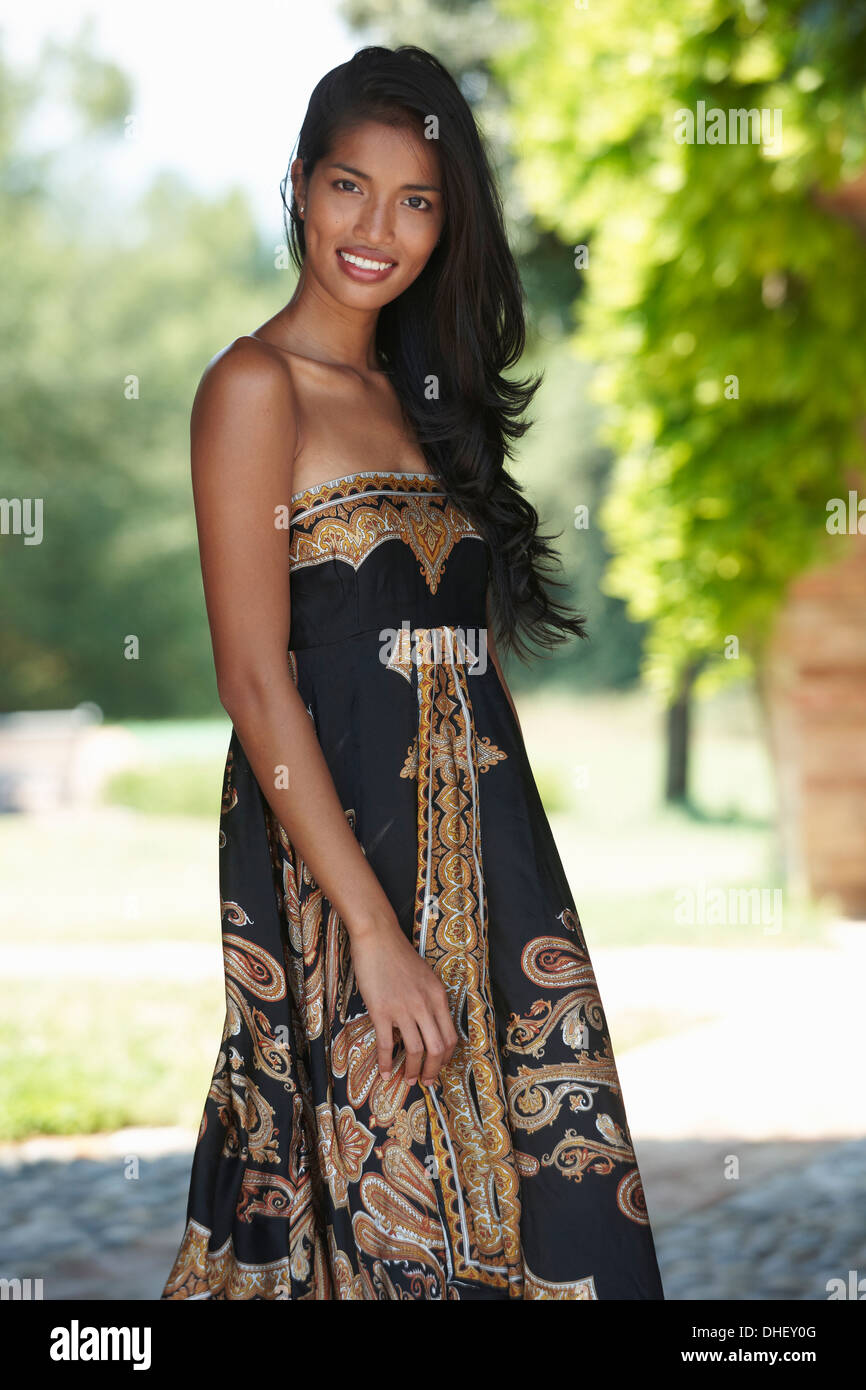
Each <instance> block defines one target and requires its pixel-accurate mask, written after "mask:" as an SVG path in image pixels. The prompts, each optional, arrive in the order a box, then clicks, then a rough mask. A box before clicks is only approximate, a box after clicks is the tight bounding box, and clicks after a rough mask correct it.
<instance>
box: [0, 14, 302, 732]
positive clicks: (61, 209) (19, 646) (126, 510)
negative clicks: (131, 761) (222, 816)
mask: <svg viewBox="0 0 866 1390" xmlns="http://www.w3.org/2000/svg"><path fill="white" fill-rule="evenodd" d="M0 91H2V93H3V98H2V101H0V193H2V196H0V239H2V247H3V254H2V257H0V419H2V426H0V495H2V497H4V498H6V499H7V500H10V499H11V500H14V499H26V498H30V499H41V501H42V517H43V521H42V528H43V534H42V539H41V543H39V544H32V545H31V544H25V543H24V538H23V536H22V535H20V534H14V532H13V530H12V529H11V526H10V529H9V530H8V531H7V534H3V535H0V592H2V595H3V598H2V611H0V643H2V650H3V655H4V660H3V662H2V665H0V707H2V708H5V709H13V708H15V709H32V708H40V707H46V706H48V707H64V706H68V705H73V704H76V703H77V702H78V701H80V700H85V699H86V700H93V701H95V702H96V703H97V704H99V705H100V706H101V707H102V709H103V710H104V711H105V713H106V714H107V715H109V716H112V717H120V716H124V715H135V714H141V715H149V716H157V715H167V714H176V715H181V714H194V713H201V712H203V711H214V710H217V709H218V708H219V705H218V702H217V697H216V686H215V680H214V676H213V669H212V661H211V654H210V639H209V633H208V626H207V618H206V614H205V608H204V598H203V594H202V585H201V576H200V571H199V564H198V552H197V544H196V533H195V517H194V512H193V506H192V493H191V487H190V481H189V427H188V421H189V412H190V407H191V404H192V399H193V395H194V393H195V388H196V385H197V382H198V379H199V377H200V375H201V372H202V371H203V369H204V366H205V364H206V363H207V362H208V360H209V359H210V358H211V357H212V356H213V354H214V353H215V352H216V351H218V350H219V348H220V347H221V346H223V345H224V344H226V343H227V342H230V341H231V340H232V339H233V338H234V337H236V336H237V335H238V334H239V333H242V332H244V331H247V327H254V326H255V324H256V323H259V322H261V321H262V319H263V318H265V317H266V316H267V315H268V314H269V313H271V312H273V306H274V300H275V297H276V296H275V286H276V287H277V292H278V293H279V294H282V293H285V295H286V298H288V296H289V295H290V294H291V285H290V282H289V277H286V278H285V283H284V286H283V285H281V283H280V278H279V275H280V272H278V271H277V270H276V269H275V264H274V252H273V248H267V247H265V246H264V245H263V243H262V239H261V237H260V235H259V233H258V232H257V229H256V227H255V226H254V224H253V221H252V218H251V216H250V212H249V210H248V208H247V205H246V200H245V198H244V196H243V195H242V194H240V193H239V192H237V191H235V190H229V191H228V192H227V193H226V194H225V195H224V196H222V197H220V198H219V199H215V200H207V199H204V198H201V197H200V196H199V195H198V194H195V193H193V192H192V191H191V190H190V189H189V188H188V187H187V186H186V185H185V184H184V182H183V181H182V180H181V179H179V178H178V177H176V176H173V175H161V176H159V177H157V178H155V179H154V180H153V181H152V183H151V185H150V186H149V187H148V188H147V189H146V191H145V193H144V195H143V196H142V197H141V198H140V199H139V200H137V201H136V202H135V203H134V204H132V205H131V206H125V205H124V203H123V201H122V199H121V198H120V195H119V192H118V189H117V188H116V187H115V186H114V185H113V184H112V183H111V180H110V178H109V177H108V175H106V173H105V172H104V171H103V165H105V164H107V163H108V160H107V159H104V158H103V156H104V155H108V154H116V153H117V152H119V151H122V150H123V149H124V148H125V141H126V140H127V138H128V135H129V134H130V132H132V131H133V129H134V127H133V123H132V122H130V121H129V117H130V115H131V114H134V110H135V99H134V94H133V93H132V92H131V91H130V88H129V84H128V82H127V80H126V78H125V77H124V76H123V74H122V73H121V72H119V71H118V69H117V68H116V67H115V66H113V65H112V64H110V63H106V62H103V61H102V60H97V59H96V58H94V56H93V54H92V52H91V51H90V48H89V45H88V43H87V42H86V40H82V41H79V42H77V43H74V44H72V45H70V46H68V47H61V46H58V45H56V44H51V45H48V46H46V48H45V50H44V52H43V53H42V55H41V57H40V60H39V63H38V65H37V67H36V69H35V71H34V72H33V73H22V72H19V71H13V69H12V67H11V66H10V64H9V63H8V62H7V61H6V59H5V57H4V56H3V54H2V50H0ZM48 95H50V99H51V101H52V102H54V103H61V104H62V107H63V110H64V115H65V121H64V129H65V131H66V132H67V134H66V136H65V138H64V142H63V144H62V146H59V147H53V148H48V149H35V148H34V147H33V144H32V141H31V140H30V138H29V137H28V130H29V129H30V128H31V127H37V126H38V122H37V117H38V115H39V112H40V109H41V103H42V102H43V101H45V100H46V97H47V96H48ZM128 157H129V159H130V160H133V159H134V158H135V151H134V141H133V140H132V139H130V140H129V144H128ZM129 638H137V639H138V644H139V650H138V656H137V659H130V654H131V652H132V644H131V643H129V642H128V640H127V639H129Z"/></svg>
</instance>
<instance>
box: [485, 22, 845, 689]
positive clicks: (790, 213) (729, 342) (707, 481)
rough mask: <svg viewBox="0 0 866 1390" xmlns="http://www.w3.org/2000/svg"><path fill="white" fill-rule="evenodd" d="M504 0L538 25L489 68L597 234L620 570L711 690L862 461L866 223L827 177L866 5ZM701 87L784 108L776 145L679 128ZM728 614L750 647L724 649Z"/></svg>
mask: <svg viewBox="0 0 866 1390" xmlns="http://www.w3.org/2000/svg"><path fill="white" fill-rule="evenodd" d="M498 3H499V6H500V9H501V11H502V14H503V16H504V17H505V18H506V19H507V20H508V21H509V22H513V23H519V25H520V38H519V41H518V42H517V43H516V44H512V45H511V46H510V47H509V48H508V50H502V51H500V52H499V54H497V55H496V57H495V58H494V61H493V67H494V71H495V72H496V73H497V76H498V78H499V80H500V81H502V82H504V83H505V84H507V87H508V90H509V93H510V95H511V99H512V102H513V112H512V116H513V121H514V126H515V130H516V136H517V149H518V153H519V161H518V164H517V168H516V177H517V179H518V181H519V183H520V186H521V188H522V191H523V196H524V198H525V199H526V201H527V203H528V204H529V206H530V207H531V208H532V210H533V211H534V213H535V216H536V217H537V219H538V220H539V222H540V223H541V225H542V226H544V227H547V228H549V229H550V230H551V231H553V232H555V233H556V234H557V235H558V236H559V237H560V238H561V239H562V240H563V241H564V242H566V243H568V244H571V245H575V244H578V243H581V242H585V241H588V242H589V245H590V255H589V267H588V269H587V270H586V271H582V272H578V273H579V274H583V275H585V276H586V279H587V284H586V294H585V295H584V297H583V299H582V301H581V305H580V313H579V339H580V344H581V348H582V350H583V351H584V352H586V353H587V354H588V355H589V356H590V357H592V358H593V359H594V360H595V361H596V362H598V363H599V364H600V370H599V372H598V374H597V383H598V391H599V395H600V397H601V399H603V400H604V401H606V402H607V405H608V409H609V422H610V423H609V429H608V432H607V437H608V438H609V440H610V442H611V443H612V444H613V446H614V447H615V449H616V451H617V460H616V471H615V482H614V487H613V490H612V493H611V495H610V497H609V499H608V503H607V506H606V508H605V511H604V514H603V522H604V525H605V529H606V531H607V533H608V535H609V538H610V541H611V544H612V547H613V549H614V551H615V557H616V558H615V560H614V562H613V563H612V565H611V567H610V570H609V574H608V580H607V585H608V588H609V589H610V591H611V592H612V593H616V594H619V595H620V596H622V597H623V598H625V599H626V600H627V601H628V604H629V612H630V613H631V615H632V616H633V617H635V618H637V619H641V620H645V621H647V622H649V623H651V625H652V626H651V632H650V635H649V638H648V642H647V659H646V672H647V674H648V675H649V676H650V677H651V679H652V680H653V681H654V683H655V684H656V685H657V687H658V688H659V689H660V690H661V691H662V692H663V693H664V694H665V695H666V696H668V697H669V696H670V695H671V694H672V693H673V691H674V690H675V689H676V687H677V683H678V679H679V677H680V675H681V673H682V671H683V669H684V667H685V666H686V665H687V664H688V663H689V662H691V661H692V660H694V659H695V657H696V656H705V657H707V656H708V657H709V658H710V661H709V663H708V665H707V669H706V672H705V675H704V676H702V677H701V679H700V686H703V687H704V688H706V687H707V686H711V685H712V684H713V683H718V682H721V681H724V680H726V679H729V678H731V677H733V676H739V675H742V674H746V673H747V672H748V671H749V670H750V669H751V668H752V663H753V662H755V661H758V660H760V655H761V650H762V646H763V644H764V642H765V640H766V638H767V635H768V633H769V630H770V628H771V625H772V621H773V618H774V615H775V614H776V612H777V610H778V607H779V605H780V603H781V602H782V600H783V598H784V595H785V591H786V589H787V586H788V584H789V582H790V580H791V579H792V577H794V576H795V575H796V574H798V573H799V572H800V571H801V570H803V569H804V568H805V567H806V566H807V565H808V564H809V563H810V562H812V561H816V560H820V559H821V558H822V557H823V558H829V554H830V552H829V550H828V548H827V546H828V536H827V532H826V526H825V522H826V517H827V513H826V504H827V501H828V499H829V498H831V497H834V496H845V495H846V490H847V487H848V486H849V481H850V478H851V476H852V470H854V469H859V468H860V467H861V466H862V454H863V449H862V438H861V433H860V430H861V423H860V422H861V419H862V414H863V381H864V379H866V335H864V334H863V331H862V323H863V321H864V315H866V274H864V270H866V260H864V243H863V237H862V231H861V229H859V228H858V227H857V226H856V225H852V224H851V222H849V221H848V220H845V218H843V217H842V216H840V215H838V213H837V211H836V210H835V207H834V206H833V205H832V204H831V201H830V200H829V199H828V197H827V195H828V194H832V192H833V190H836V189H838V188H839V187H840V186H841V185H844V184H846V183H849V182H850V181H852V180H854V179H858V178H860V177H861V175H862V170H863V165H864V157H866V105H864V86H863V73H864V71H866V11H864V9H863V7H862V6H854V7H851V6H850V5H848V4H846V3H844V0H828V2H827V3H823V4H821V5H820V6H817V5H814V4H806V3H802V0H801V2H800V3H794V0H787V3H776V4H772V5H769V4H763V3H760V0H751V2H750V3H747V4H745V5H739V4H733V3H731V2H730V0H676V2H675V3H671V0H640V2H639V3H638V0H609V3H605V4H603V5H602V4H598V3H596V0H587V7H586V8H585V9H582V8H579V7H577V6H575V5H574V4H573V3H566V0H498ZM698 101H703V102H705V103H706V108H707V109H709V108H721V109H722V110H724V111H725V112H727V111H728V110H731V109H734V110H736V109H742V108H745V109H752V108H757V109H761V108H766V109H767V110H768V111H774V110H779V111H781V113H782V139H781V143H780V145H779V144H776V145H775V146H774V145H773V144H772V143H770V142H769V134H770V130H769V126H768V127H767V132H766V138H765V141H764V143H725V144H721V143H716V144H709V143H704V144H699V143H680V142H679V141H678V140H677V139H676V138H675V131H676V129H677V123H678V120H679V118H678V115H677V113H678V111H680V110H681V109H683V108H685V109H688V110H691V111H694V110H695V109H696V106H697V103H698ZM861 192H862V186H861ZM859 207H860V209H861V212H862V209H863V201H862V200H861V202H860V204H859ZM734 377H735V378H737V380H738V383H739V395H738V397H736V396H735V395H734V392H735V389H736V388H735V386H734V384H733V382H732V380H731V379H732V378H734ZM834 541H835V543H834V545H833V547H832V549H833V553H834V554H835V555H837V556H840V555H841V551H840V550H839V546H840V545H841V546H844V544H845V542H843V541H840V540H839V539H838V538H834ZM729 635H734V636H737V637H738V638H739V640H740V642H741V644H742V649H743V650H744V651H745V652H746V653H748V656H749V658H750V660H747V661H745V662H744V661H724V660H723V659H722V655H723V649H724V644H725V640H726V638H727V637H728V636H729Z"/></svg>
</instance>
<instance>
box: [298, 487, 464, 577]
mask: <svg viewBox="0 0 866 1390" xmlns="http://www.w3.org/2000/svg"><path fill="white" fill-rule="evenodd" d="M370 494H373V495H372V496H371V495H370ZM390 494H393V495H390ZM291 513H292V516H291V539H290V543H289V571H290V573H294V572H295V571H296V570H301V569H306V568H307V566H309V565H317V564H320V563H321V562H322V561H323V560H335V559H336V560H342V561H345V562H346V563H347V564H350V565H351V566H352V567H353V568H354V569H356V570H357V569H358V568H359V567H360V566H361V565H362V564H363V563H364V561H365V560H366V559H367V558H368V557H369V556H370V555H371V554H372V553H373V551H374V550H375V549H376V548H377V547H378V546H380V545H382V544H383V543H384V542H385V541H389V540H401V541H403V542H404V543H405V544H406V545H408V546H409V547H410V549H411V550H412V551H413V552H414V554H415V557H416V559H417V561H418V564H419V567H420V570H421V573H422V575H423V576H424V579H425V581H426V583H427V587H428V589H429V591H430V593H431V594H435V593H436V590H437V589H438V587H439V584H440V581H441V579H442V575H443V573H444V571H445V563H446V561H447V559H448V557H449V556H450V555H451V553H452V551H453V550H454V547H455V546H456V545H457V544H458V542H459V541H461V540H465V539H469V538H471V539H474V540H483V538H482V536H481V535H479V533H478V531H476V529H475V527H474V526H473V525H472V523H471V522H470V521H469V520H468V518H467V517H466V516H465V515H464V513H463V512H462V511H460V509H459V508H458V507H456V506H455V505H454V503H453V502H452V501H451V500H450V498H448V497H447V496H446V495H445V494H444V492H443V491H442V487H441V484H440V483H439V481H438V480H437V479H436V478H433V477H427V476H426V475H423V474H420V475H415V474H406V473H403V474H401V473H368V474H354V475H352V481H350V482H348V483H347V482H345V481H337V482H335V483H330V484H329V483H322V484H321V485H320V486H319V487H317V488H310V489H308V490H307V491H306V492H301V493H298V494H297V499H296V500H295V499H293V503H292V508H291Z"/></svg>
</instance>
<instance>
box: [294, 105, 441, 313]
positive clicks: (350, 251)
mask: <svg viewBox="0 0 866 1390" xmlns="http://www.w3.org/2000/svg"><path fill="white" fill-rule="evenodd" d="M292 178H293V181H294V187H295V197H296V200H297V202H298V205H299V206H301V205H303V206H304V213H303V220H304V239H305V244H306V258H305V262H304V266H305V271H306V272H307V273H311V274H312V275H313V276H314V278H315V279H316V280H317V281H318V282H319V283H320V285H321V286H322V287H323V288H324V289H326V290H327V291H328V293H330V294H332V295H333V296H334V298H335V299H337V300H339V302H340V303H342V304H347V305H351V306H353V307H356V308H363V309H374V308H380V307H381V306H382V305H383V304H388V303H390V302H391V300H392V299H396V298H397V296H398V295H399V294H402V292H403V290H405V289H406V288H407V287H408V286H409V285H411V283H412V281H413V280H415V279H416V278H417V277H418V276H419V275H420V274H421V271H422V270H423V269H424V266H425V265H426V264H427V261H428V259H429V257H430V254H431V252H432V251H433V248H434V246H435V245H436V241H437V239H438V237H439V233H440V232H441V230H442V227H443V224H444V220H445V205H444V200H443V195H442V191H441V189H442V181H441V177H440V170H439V156H438V153H437V150H436V142H435V140H425V139H424V138H423V136H420V135H418V134H417V133H416V131H415V130H414V129H413V128H410V127H406V126H401V127H397V128H395V127H393V126H388V125H381V124H379V123H378V122H376V121H366V122H365V123H364V124H363V125H360V126H356V127H354V128H353V129H351V130H346V131H344V132H342V133H341V134H339V135H338V136H337V138H336V139H335V141H334V143H333V146H332V148H331V150H330V151H329V153H328V154H327V155H326V156H325V157H324V158H323V159H321V160H319V162H318V164H317V165H316V167H315V169H314V170H313V174H312V177H311V179H310V182H309V185H308V186H307V187H306V188H304V186H303V182H302V179H303V171H302V166H301V161H300V160H296V161H295V164H294V165H293V167H292Z"/></svg>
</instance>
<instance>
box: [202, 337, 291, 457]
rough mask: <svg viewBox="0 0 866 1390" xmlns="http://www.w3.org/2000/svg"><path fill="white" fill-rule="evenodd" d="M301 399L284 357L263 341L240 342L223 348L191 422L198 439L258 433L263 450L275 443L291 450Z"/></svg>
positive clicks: (210, 368)
mask: <svg viewBox="0 0 866 1390" xmlns="http://www.w3.org/2000/svg"><path fill="white" fill-rule="evenodd" d="M297 417H298V410H297V400H296V397H295V391H294V387H293V384H292V378H291V373H290V371H289V369H288V366H287V365H286V363H285V361H284V360H282V358H281V354H280V353H279V352H278V351H277V350H276V349H274V348H273V347H271V346H270V344H268V343H265V342H262V341H261V340H260V339H258V338H249V337H240V338H236V339H235V340H234V342H232V343H229V345H228V346H227V347H224V348H222V349H221V350H220V351H219V352H218V353H217V354H216V355H215V356H214V357H212V358H211V360H210V362H209V363H208V364H207V366H206V367H205V369H204V372H203V373H202V377H201V380H200V382H199V385H198V389H197V391H196V394H195V399H194V401H193V406H192V414H191V417H190V429H191V433H192V436H193V439H194V440H195V438H196V436H201V435H202V434H204V435H208V434H210V433H211V432H212V431H215V432H217V433H218V434H219V436H220V437H221V439H226V438H228V439H229V440H231V439H232V438H233V437H234V436H235V435H236V434H237V433H238V432H244V433H246V434H248V432H250V431H252V433H253V441H252V442H255V443H256V445H258V446H261V445H262V444H263V443H267V441H268V439H269V438H272V439H273V440H274V441H279V442H280V444H281V445H282V446H283V447H288V448H289V454H288V457H289V460H290V461H291V459H292V458H293V456H294V451H295V444H296V439H297Z"/></svg>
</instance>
